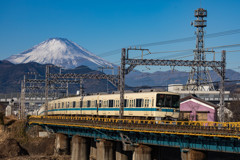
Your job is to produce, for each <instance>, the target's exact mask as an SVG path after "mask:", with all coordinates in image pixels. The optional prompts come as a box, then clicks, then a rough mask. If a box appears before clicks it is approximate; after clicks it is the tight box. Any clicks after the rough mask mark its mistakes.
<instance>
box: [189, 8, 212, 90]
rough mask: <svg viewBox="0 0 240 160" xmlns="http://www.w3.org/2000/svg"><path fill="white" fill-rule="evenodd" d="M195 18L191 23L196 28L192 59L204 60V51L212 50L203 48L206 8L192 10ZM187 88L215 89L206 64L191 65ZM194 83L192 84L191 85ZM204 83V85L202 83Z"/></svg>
mask: <svg viewBox="0 0 240 160" xmlns="http://www.w3.org/2000/svg"><path fill="white" fill-rule="evenodd" d="M194 16H195V17H196V18H197V19H196V20H195V21H194V22H193V23H192V25H194V27H196V28H197V30H196V49H195V50H194V61H203V62H204V61H206V54H205V53H206V52H213V51H208V50H205V49H204V27H206V26H207V21H206V20H204V18H205V17H207V10H205V9H203V8H198V9H197V10H195V12H194ZM187 84H188V87H187V89H188V90H204V91H209V90H215V89H214V86H213V83H212V79H211V76H210V74H209V71H208V68H207V67H206V66H196V67H192V70H191V72H190V74H189V78H188V81H187ZM193 84H194V85H193ZM202 84H204V85H202Z"/></svg>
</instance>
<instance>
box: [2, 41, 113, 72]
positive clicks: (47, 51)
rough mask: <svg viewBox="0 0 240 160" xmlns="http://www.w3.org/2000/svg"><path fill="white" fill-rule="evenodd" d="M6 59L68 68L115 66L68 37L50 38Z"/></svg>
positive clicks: (13, 61)
mask: <svg viewBox="0 0 240 160" xmlns="http://www.w3.org/2000/svg"><path fill="white" fill-rule="evenodd" d="M6 60H8V61H10V62H12V63H14V64H20V63H29V62H37V63H40V64H54V65H56V66H59V67H63V68H66V69H73V68H76V67H78V66H82V65H85V66H88V67H89V68H91V69H97V68H98V67H113V66H114V65H113V64H112V63H110V62H108V61H106V60H104V59H102V58H100V57H98V56H96V55H94V54H93V53H91V52H89V51H88V50H86V49H85V48H83V47H81V46H80V45H78V44H76V43H75V42H72V41H70V40H68V39H66V38H50V39H48V40H46V41H44V42H42V43H40V44H38V45H35V46H34V47H32V48H30V49H28V50H26V51H24V52H22V53H20V54H16V55H12V56H10V57H8V58H7V59H6Z"/></svg>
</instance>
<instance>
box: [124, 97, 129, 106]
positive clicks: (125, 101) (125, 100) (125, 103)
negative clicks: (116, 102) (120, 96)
mask: <svg viewBox="0 0 240 160" xmlns="http://www.w3.org/2000/svg"><path fill="white" fill-rule="evenodd" d="M127 102H128V100H127V99H124V107H127V105H128V104H127Z"/></svg>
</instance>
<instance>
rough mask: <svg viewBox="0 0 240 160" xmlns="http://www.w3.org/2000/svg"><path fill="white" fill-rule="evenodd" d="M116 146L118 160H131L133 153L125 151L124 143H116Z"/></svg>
mask: <svg viewBox="0 0 240 160" xmlns="http://www.w3.org/2000/svg"><path fill="white" fill-rule="evenodd" d="M115 144H116V160H130V157H131V156H132V151H125V150H124V149H123V143H122V142H115Z"/></svg>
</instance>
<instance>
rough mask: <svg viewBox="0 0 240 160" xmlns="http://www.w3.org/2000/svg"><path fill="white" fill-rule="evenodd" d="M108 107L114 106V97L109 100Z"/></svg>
mask: <svg viewBox="0 0 240 160" xmlns="http://www.w3.org/2000/svg"><path fill="white" fill-rule="evenodd" d="M108 107H113V100H112V99H111V100H109V101H108Z"/></svg>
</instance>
